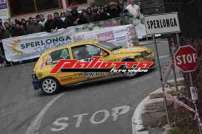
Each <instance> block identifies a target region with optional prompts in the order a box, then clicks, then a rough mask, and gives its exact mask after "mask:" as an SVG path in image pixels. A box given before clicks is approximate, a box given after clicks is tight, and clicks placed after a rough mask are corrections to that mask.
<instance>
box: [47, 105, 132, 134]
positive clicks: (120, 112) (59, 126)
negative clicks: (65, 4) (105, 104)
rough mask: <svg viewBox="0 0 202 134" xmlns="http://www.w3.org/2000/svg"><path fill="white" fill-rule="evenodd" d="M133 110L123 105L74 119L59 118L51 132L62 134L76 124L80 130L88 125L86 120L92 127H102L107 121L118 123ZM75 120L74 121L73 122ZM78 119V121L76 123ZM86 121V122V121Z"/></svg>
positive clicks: (73, 117) (79, 115)
mask: <svg viewBox="0 0 202 134" xmlns="http://www.w3.org/2000/svg"><path fill="white" fill-rule="evenodd" d="M130 110H131V108H130V106H129V105H123V106H118V107H114V108H112V109H111V110H107V109H102V110H98V111H96V112H94V113H92V115H91V114H89V113H83V114H77V115H73V116H72V117H59V118H57V119H56V120H55V121H54V122H53V123H52V127H51V128H50V131H52V132H60V131H64V130H65V129H67V128H68V127H71V126H70V125H69V124H71V125H72V124H73V123H75V122H76V123H75V128H79V127H80V126H81V125H82V123H83V125H85V124H84V123H86V120H88V122H89V123H90V124H92V125H101V124H104V123H105V122H106V121H107V120H112V121H113V122H116V121H118V119H119V117H121V116H124V115H126V114H127V113H129V111H130ZM72 119H73V120H72ZM75 119H76V121H75ZM84 119H85V120H84Z"/></svg>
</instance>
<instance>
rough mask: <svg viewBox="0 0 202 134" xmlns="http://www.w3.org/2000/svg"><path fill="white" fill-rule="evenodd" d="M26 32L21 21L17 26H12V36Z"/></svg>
mask: <svg viewBox="0 0 202 134" xmlns="http://www.w3.org/2000/svg"><path fill="white" fill-rule="evenodd" d="M24 34H25V30H24V28H23V26H22V25H20V23H16V24H15V26H14V27H13V28H12V31H11V35H12V36H22V35H24Z"/></svg>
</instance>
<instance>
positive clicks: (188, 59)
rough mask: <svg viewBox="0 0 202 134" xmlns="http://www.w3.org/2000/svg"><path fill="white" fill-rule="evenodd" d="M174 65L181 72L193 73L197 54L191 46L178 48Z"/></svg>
mask: <svg viewBox="0 0 202 134" xmlns="http://www.w3.org/2000/svg"><path fill="white" fill-rule="evenodd" d="M175 65H176V66H177V67H178V68H179V69H180V70H181V71H182V72H193V71H195V70H196V68H197V53H196V50H195V49H194V48H193V47H192V46H191V45H186V46H182V47H180V48H179V49H178V50H177V51H176V53H175Z"/></svg>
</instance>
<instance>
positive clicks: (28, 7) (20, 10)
mask: <svg viewBox="0 0 202 134" xmlns="http://www.w3.org/2000/svg"><path fill="white" fill-rule="evenodd" d="M9 4H10V10H11V15H12V16H15V15H22V14H27V13H33V12H39V11H45V10H50V9H57V8H60V7H61V6H60V5H61V4H60V0H9Z"/></svg>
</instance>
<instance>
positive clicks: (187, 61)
mask: <svg viewBox="0 0 202 134" xmlns="http://www.w3.org/2000/svg"><path fill="white" fill-rule="evenodd" d="M175 64H176V66H177V67H178V68H179V69H180V70H181V71H182V72H184V73H189V81H190V93H191V98H192V102H193V104H194V109H195V117H196V119H197V123H198V128H199V134H202V123H201V119H200V116H199V112H198V108H197V104H196V101H197V100H198V93H197V88H196V87H194V84H193V79H192V74H191V73H192V72H194V71H196V69H197V53H196V50H195V49H194V48H193V47H192V46H191V45H186V46H181V47H179V48H178V50H177V51H176V53H175Z"/></svg>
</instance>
